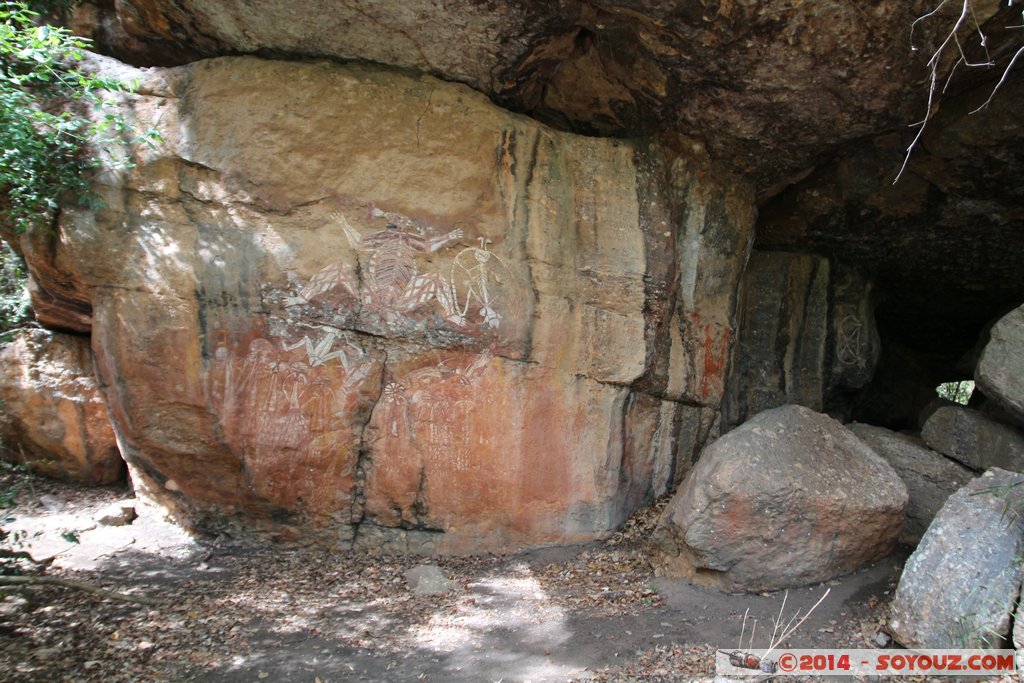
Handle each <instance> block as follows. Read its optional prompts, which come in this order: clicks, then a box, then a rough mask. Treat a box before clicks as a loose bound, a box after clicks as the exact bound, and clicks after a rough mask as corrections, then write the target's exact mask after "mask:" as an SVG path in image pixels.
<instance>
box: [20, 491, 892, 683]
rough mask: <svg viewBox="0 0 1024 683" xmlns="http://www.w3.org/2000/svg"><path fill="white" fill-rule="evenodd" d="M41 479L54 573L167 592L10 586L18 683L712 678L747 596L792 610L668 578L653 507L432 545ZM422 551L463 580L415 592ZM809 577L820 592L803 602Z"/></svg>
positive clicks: (830, 626) (817, 622) (832, 628)
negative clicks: (542, 541) (239, 534)
mask: <svg viewBox="0 0 1024 683" xmlns="http://www.w3.org/2000/svg"><path fill="white" fill-rule="evenodd" d="M35 482H36V490H34V491H29V490H28V489H26V490H25V491H24V492H23V495H22V496H21V497H20V499H19V505H18V506H17V507H16V508H15V509H13V510H11V511H10V512H11V513H12V516H13V517H15V523H16V524H17V525H18V528H19V529H21V530H22V531H24V532H25V533H24V534H23V537H24V538H26V539H28V541H29V543H28V546H27V547H29V548H31V549H32V551H33V552H34V553H37V554H38V555H43V556H46V557H50V556H52V557H54V562H53V565H52V566H51V567H50V569H48V570H47V571H48V574H51V575H56V576H61V577H67V578H73V579H75V580H78V581H87V582H90V583H93V584H97V585H100V586H102V587H104V588H107V589H111V590H119V591H123V592H127V593H130V594H132V595H144V596H148V597H151V598H154V599H156V600H157V602H158V605H157V606H156V607H150V606H144V605H137V604H131V603H124V602H113V601H110V600H105V599H103V598H99V597H97V596H94V595H91V594H87V593H81V592H77V591H70V590H65V589H62V588H57V587H53V586H39V587H35V588H33V589H32V590H31V591H26V592H25V593H24V597H22V596H20V595H16V596H13V597H12V598H10V599H7V600H0V672H4V673H3V674H0V680H5V681H6V680H10V681H39V680H46V681H103V682H104V683H108V682H109V683H119V682H127V681H133V682H134V681H185V680H188V681H211V682H214V681H216V682H217V683H220V682H222V681H228V682H231V681H238V682H243V681H244V682H247V683H248V682H252V681H257V682H258V681H261V680H266V681H274V682H277V681H302V682H303V683H316V682H317V681H319V682H320V683H331V682H333V681H341V680H345V681H349V680H353V681H387V682H388V683H392V682H401V681H410V682H412V681H415V682H416V683H419V682H421V681H435V682H445V683H447V682H449V681H452V682H467V683H468V682H470V681H472V682H474V683H475V682H478V681H503V683H509V682H511V681H532V682H534V683H540V682H542V681H595V682H604V681H622V682H635V681H665V682H666V683H667V682H668V681H673V682H675V681H680V680H695V679H697V680H699V679H702V678H705V679H706V678H708V677H709V676H710V675H711V674H712V673H713V667H714V649H715V647H733V646H735V643H736V640H737V638H738V635H739V630H740V624H741V620H742V616H743V612H744V610H745V609H747V608H750V610H751V614H754V613H756V614H758V615H760V614H761V613H762V612H763V613H765V614H769V613H774V612H775V611H777V609H778V602H777V597H778V596H740V595H726V594H720V593H716V592H713V591H706V590H703V589H700V588H698V587H696V586H692V585H689V584H686V583H685V582H671V581H667V580H664V579H655V578H654V576H653V574H652V573H651V570H650V565H649V564H648V563H647V561H646V549H645V542H646V538H647V536H648V535H649V533H650V529H651V528H652V524H653V523H654V520H655V519H656V517H657V510H656V509H649V510H646V511H643V512H641V513H639V514H638V515H636V516H635V517H634V518H633V519H632V520H631V521H630V523H629V524H627V527H626V529H624V530H623V531H622V532H620V533H619V534H616V535H615V536H614V537H612V538H611V539H608V540H607V541H605V542H604V543H600V544H591V545H588V546H583V547H574V548H547V549H538V550H534V551H531V552H528V553H522V554H519V555H515V556H506V557H495V556H484V557H476V558H453V557H449V558H422V557H410V556H390V555H382V554H373V553H367V552H360V553H351V552H335V553H329V552H325V551H317V550H311V549H288V548H283V547H277V546H275V547H256V546H251V545H241V544H235V545H230V544H225V543H215V542H210V541H202V540H196V539H193V538H191V537H189V536H188V535H187V534H185V533H184V532H182V531H181V530H180V529H177V528H176V527H173V525H169V524H168V523H167V522H165V521H163V520H161V519H160V518H159V516H157V515H151V514H149V513H147V511H146V510H145V509H140V513H141V516H140V518H139V519H137V520H135V522H134V523H132V524H130V525H127V526H123V527H106V526H104V525H102V524H99V523H97V522H96V517H97V515H98V514H99V511H100V510H101V509H103V508H104V507H105V506H107V505H109V503H111V502H114V501H116V500H120V499H122V498H124V497H125V496H126V495H128V492H127V490H125V489H120V490H99V491H95V490H94V491H88V490H84V489H79V488H76V487H69V486H64V485H60V484H54V483H47V482H43V481H41V480H38V479H37V480H35ZM68 533H71V534H73V535H74V536H76V537H77V540H78V541H79V542H78V543H75V542H74V541H73V540H68V538H67V537H66V534H68ZM424 563H432V564H436V565H437V566H438V567H439V568H440V570H441V572H442V573H443V574H444V576H445V577H446V578H447V579H448V580H450V581H451V583H452V586H453V590H451V591H449V592H447V593H443V594H439V595H428V596H417V595H416V594H415V592H414V591H413V590H412V587H411V586H410V585H409V584H408V582H407V581H406V578H405V575H406V572H407V571H408V570H410V569H412V568H413V567H416V566H417V565H420V564H424ZM896 566H897V563H895V562H893V563H890V564H889V565H886V566H881V567H879V568H878V569H876V570H872V571H873V573H871V572H869V573H867V574H865V575H861V576H858V577H855V578H854V579H852V580H851V581H850V582H849V584H848V585H847V586H846V587H844V586H835V587H834V588H833V594H832V597H830V599H829V601H827V603H826V604H824V605H822V608H821V609H820V610H819V611H818V612H816V613H815V615H814V618H813V619H812V620H810V621H809V622H808V624H807V625H806V626H805V629H804V631H805V634H806V635H807V636H808V638H809V639H808V640H804V641H801V642H800V643H799V644H800V645H804V646H811V645H812V644H813V645H814V646H819V647H822V646H834V647H839V646H850V645H851V644H854V643H857V642H859V640H858V639H863V638H864V637H867V636H870V635H873V634H874V630H873V629H874V628H875V624H876V623H877V619H878V614H879V613H880V611H881V610H882V609H884V602H883V601H884V600H885V598H886V596H885V595H884V591H885V590H888V589H889V584H890V583H891V580H892V579H893V577H894V576H895V574H894V568H895V567H896ZM805 592H806V593H807V595H806V599H811V598H812V596H813V598H814V599H816V598H817V596H818V595H820V593H821V589H807V590H806V591H802V592H801V591H795V592H793V593H791V595H790V600H791V601H793V600H797V599H801V600H803V599H805V597H804V595H803V593H805ZM833 597H834V598H835V599H834V600H833ZM15 598H17V599H15Z"/></svg>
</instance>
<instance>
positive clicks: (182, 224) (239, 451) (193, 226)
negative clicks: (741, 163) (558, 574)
mask: <svg viewBox="0 0 1024 683" xmlns="http://www.w3.org/2000/svg"><path fill="white" fill-rule="evenodd" d="M98 63H100V64H101V68H103V69H106V70H107V71H108V72H110V71H117V72H119V73H122V74H124V75H126V76H134V77H136V78H138V80H139V81H140V89H139V94H138V95H136V96H133V97H132V98H130V101H128V102H127V104H126V106H130V107H131V108H132V109H133V115H134V116H137V117H138V118H139V120H140V121H141V122H143V123H144V124H145V125H154V126H156V127H157V128H158V129H159V130H160V131H161V132H162V135H163V137H164V140H165V143H164V145H162V146H161V147H160V148H158V149H138V150H135V154H136V158H137V164H136V166H135V168H134V169H132V170H131V171H130V172H128V173H123V174H110V175H109V176H107V177H105V178H104V182H105V183H106V185H105V189H104V192H105V200H106V206H105V208H103V209H101V210H99V211H87V210H84V209H77V210H71V209H69V210H67V211H65V212H64V214H63V218H62V221H61V224H60V226H59V227H60V238H59V240H57V241H56V247H54V243H53V241H52V240H51V241H46V240H44V239H43V238H42V237H41V236H29V237H27V238H26V239H24V240H23V241H22V249H23V251H24V252H25V254H26V256H27V258H28V260H29V261H30V262H32V261H35V260H41V259H44V258H49V259H50V260H51V261H54V262H59V263H61V264H62V267H67V268H70V269H71V270H72V271H73V273H74V277H73V278H72V279H73V280H74V281H75V282H76V283H77V285H78V290H79V291H85V292H88V293H89V294H90V302H89V303H90V307H91V310H92V330H93V345H94V348H95V350H96V355H97V358H98V361H99V372H100V376H101V378H102V380H103V383H104V385H105V390H106V392H107V395H108V397H109V401H110V406H111V414H112V417H113V420H114V423H115V426H116V429H117V431H118V433H119V436H120V438H121V441H122V443H123V444H124V447H125V456H126V459H127V460H128V461H129V463H130V464H131V466H132V468H133V471H134V472H135V473H137V475H138V477H139V479H140V487H141V488H142V489H144V490H146V491H148V492H149V493H150V495H155V496H157V497H159V498H160V499H161V500H163V501H164V502H165V503H166V504H168V505H170V506H172V507H174V508H175V509H176V510H177V511H178V512H179V513H180V514H181V515H183V516H184V517H186V518H188V519H189V520H191V521H192V523H194V524H196V525H199V526H201V527H203V528H207V529H225V530H229V531H230V530H231V528H233V527H232V525H233V521H235V520H237V521H241V522H242V523H244V526H246V527H247V528H249V527H253V526H256V527H262V528H265V529H266V530H268V531H269V532H271V533H272V534H274V535H276V536H277V537H280V538H284V539H289V538H291V539H301V540H310V541H318V542H326V543H343V544H354V545H356V546H361V545H369V546H376V547H385V548H388V549H395V550H421V551H424V552H452V553H461V552H474V551H483V550H500V549H511V548H517V547H522V546H524V545H534V544H541V543H552V542H568V541H578V540H585V539H591V538H594V537H596V536H600V535H602V534H605V533H607V532H608V531H609V530H611V529H613V528H615V527H616V526H617V525H618V524H620V523H621V521H622V520H623V519H624V517H625V516H626V515H627V514H628V513H629V512H631V511H632V510H633V509H635V508H636V507H637V506H638V505H640V504H642V503H644V502H646V501H648V500H650V499H651V498H652V497H653V496H654V495H657V494H659V493H661V492H664V491H665V490H667V488H668V487H669V486H670V485H671V484H672V483H673V482H674V481H677V480H678V479H679V478H680V477H681V476H682V475H683V474H684V473H685V471H686V469H687V468H688V467H689V464H690V461H691V459H692V457H693V454H694V453H695V452H696V451H697V449H698V448H699V447H700V445H701V443H702V442H703V440H704V438H705V437H706V435H707V433H708V431H709V430H710V428H711V422H712V419H713V418H714V416H715V414H716V412H717V408H718V404H719V402H720V400H721V396H722V393H723V391H724V379H725V373H726V368H727V364H728V361H729V357H730V350H731V347H732V338H733V333H734V324H733V323H734V320H733V316H734V310H735V290H736V283H737V281H738V278H739V275H740V272H741V270H742V268H743V264H744V263H745V261H746V258H747V254H748V249H749V244H750V241H751V233H752V230H751V228H752V224H753V220H754V213H755V211H754V207H753V194H752V192H751V190H750V188H749V187H748V186H746V185H745V184H744V183H743V182H741V181H739V180H737V179H735V178H730V179H729V180H728V182H721V183H720V182H718V181H715V182H712V181H711V180H710V179H711V178H728V176H723V175H722V174H721V172H720V171H717V170H715V169H713V168H712V167H710V166H709V164H708V162H707V161H706V159H704V157H702V155H701V153H700V150H699V148H698V149H696V150H695V149H694V148H692V147H688V148H686V149H685V150H684V152H685V153H683V152H671V153H670V152H668V151H667V150H666V149H662V148H660V147H658V146H656V145H640V144H635V143H630V142H624V141H618V140H607V139H604V140H599V139H588V138H582V137H577V136H573V135H568V134H564V133H558V132H555V131H552V130H550V129H547V128H545V127H543V126H539V125H537V124H536V123H534V122H532V121H530V120H528V119H525V118H523V117H520V116H517V115H513V114H510V113H508V112H506V111H503V110H501V109H498V108H496V107H495V106H493V105H492V104H491V103H490V102H488V101H487V100H486V99H485V98H484V97H482V96H481V95H479V94H476V93H473V92H472V91H470V90H468V89H466V88H464V87H462V86H457V85H452V84H446V83H442V82H439V81H436V80H434V79H432V78H428V77H421V78H414V77H410V76H407V75H400V74H396V73H393V72H389V71H386V70H382V69H379V68H366V67H355V66H352V67H342V66H338V65H335V64H328V63H319V64H312V63H304V64H300V63H294V62H274V61H265V60H258V59H253V58H240V59H217V60H211V61H206V62H200V63H197V64H194V65H191V66H189V67H185V68H179V69H171V70H153V71H149V72H138V71H135V70H133V69H128V68H126V67H123V66H122V65H118V64H116V63H111V62H109V61H104V60H99V62H98ZM47 250H49V251H47ZM54 250H56V254H54V253H52V252H54Z"/></svg>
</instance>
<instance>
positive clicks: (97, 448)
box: [0, 330, 125, 484]
mask: <svg viewBox="0 0 1024 683" xmlns="http://www.w3.org/2000/svg"><path fill="white" fill-rule="evenodd" d="M0 400H2V401H3V408H2V410H0V436H2V438H3V444H4V446H5V448H4V451H5V457H6V458H7V459H8V460H10V461H11V462H18V463H20V462H23V461H24V462H27V463H28V464H29V466H31V468H32V469H33V470H35V471H37V472H42V473H43V474H47V475H49V476H52V477H57V478H60V479H71V480H74V481H77V482H80V483H83V484H111V483H113V482H115V481H118V480H119V479H121V478H123V477H124V475H125V465H124V460H122V458H121V453H120V451H119V450H118V447H117V440H116V439H115V437H114V430H113V428H112V427H111V424H110V418H109V416H108V415H107V405H106V402H105V401H104V399H103V396H102V395H101V393H100V388H99V384H98V382H97V381H96V375H95V369H94V367H93V359H92V352H91V351H90V349H89V340H88V339H86V338H84V337H77V336H74V335H69V334H60V333H55V332H47V331H45V330H27V331H23V332H19V333H18V334H17V336H16V337H15V338H14V340H13V341H11V342H10V343H8V344H5V345H4V346H3V347H0Z"/></svg>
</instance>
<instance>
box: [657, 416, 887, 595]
mask: <svg viewBox="0 0 1024 683" xmlns="http://www.w3.org/2000/svg"><path fill="white" fill-rule="evenodd" d="M906 506H907V487H906V485H905V484H904V483H903V481H902V480H901V479H900V477H899V475H898V474H896V472H895V471H894V470H893V468H892V467H891V466H890V465H889V464H888V463H887V462H885V460H883V459H882V458H881V457H879V456H878V455H877V454H876V453H875V452H874V451H872V450H871V449H870V448H868V447H867V446H866V445H865V444H864V443H863V442H862V441H861V440H860V439H858V438H857V437H856V436H854V435H853V434H852V433H851V432H850V431H849V430H847V429H846V428H845V427H843V426H842V425H841V424H839V423H838V422H836V421H835V420H833V419H832V418H830V417H828V416H826V415H822V414H819V413H815V412H814V411H812V410H810V409H808V408H804V407H802V406H792V405H790V406H783V407H780V408H775V409H772V410H766V411H764V412H762V413H760V414H758V415H757V416H755V417H754V418H752V419H751V420H749V421H747V422H746V423H744V424H743V425H741V426H740V427H738V428H736V429H735V430H733V431H731V432H729V433H728V434H726V435H725V436H723V437H721V438H720V439H718V441H716V442H714V443H713V444H711V445H710V446H708V447H707V448H705V449H704V452H703V454H702V455H701V459H700V460H699V461H698V462H697V464H696V465H695V466H694V468H693V470H691V472H690V474H689V475H688V477H687V479H686V481H685V482H684V483H683V486H682V487H681V488H680V490H679V491H678V492H677V493H676V495H675V497H674V498H673V500H672V502H671V503H670V504H669V506H668V508H667V509H666V510H665V512H664V514H663V516H662V518H661V520H660V522H659V525H658V527H657V529H656V531H655V538H654V547H655V554H654V558H653V562H654V565H655V567H656V569H657V570H658V572H659V574H661V575H664V576H674V577H683V578H688V579H691V580H693V581H695V582H697V583H700V584H703V585H707V586H711V587H714V588H719V589H723V590H741V591H760V590H777V589H781V588H789V587H793V586H803V585H807V584H810V583H815V582H819V581H824V580H827V579H830V578H832V577H835V576H840V575H842V574H846V573H848V572H851V571H853V570H855V569H857V568H858V567H860V566H861V565H863V564H865V563H867V562H870V561H872V560H875V559H878V558H879V557H882V556H884V555H885V554H887V553H888V552H889V551H890V550H891V549H892V547H893V545H894V544H895V543H896V540H897V537H898V536H899V532H900V528H901V527H902V525H903V517H904V510H905V508H906Z"/></svg>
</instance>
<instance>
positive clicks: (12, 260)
mask: <svg viewBox="0 0 1024 683" xmlns="http://www.w3.org/2000/svg"><path fill="white" fill-rule="evenodd" d="M25 281H26V273H25V266H24V264H23V263H22V261H21V257H20V256H18V254H16V253H15V252H14V250H13V249H11V247H10V245H8V244H7V243H6V242H4V241H3V240H0V343H3V342H6V341H9V339H8V337H9V336H10V335H9V334H8V333H9V332H10V330H12V329H14V328H16V327H18V326H19V325H21V324H22V323H23V322H25V321H26V320H27V319H28V306H29V297H28V290H26V288H25Z"/></svg>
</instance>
